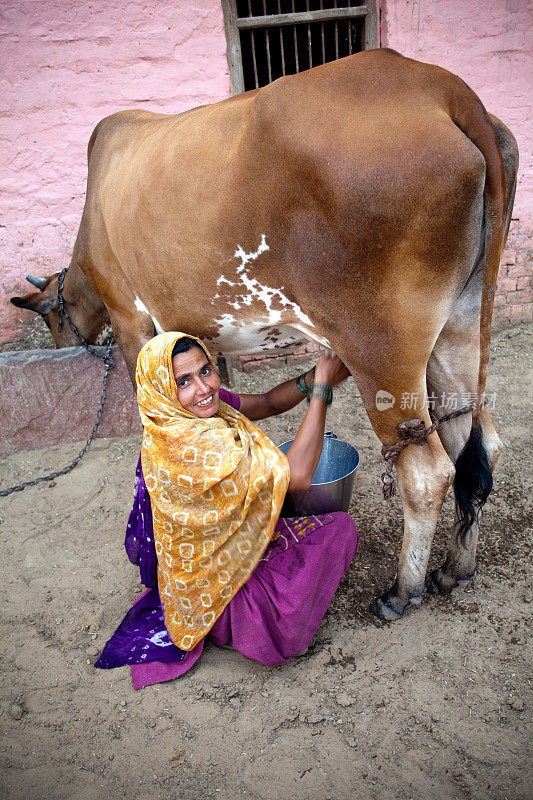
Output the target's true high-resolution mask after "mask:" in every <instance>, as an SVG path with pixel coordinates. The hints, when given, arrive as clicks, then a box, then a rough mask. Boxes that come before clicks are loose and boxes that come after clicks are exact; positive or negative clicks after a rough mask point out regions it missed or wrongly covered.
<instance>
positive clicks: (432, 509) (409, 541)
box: [372, 433, 454, 621]
mask: <svg viewBox="0 0 533 800" xmlns="http://www.w3.org/2000/svg"><path fill="white" fill-rule="evenodd" d="M396 471H397V475H398V484H399V492H400V496H401V498H402V503H403V512H404V536H403V543H402V550H401V553H400V560H399V564H398V574H397V577H396V581H395V583H394V585H393V586H392V587H391V588H390V589H388V590H387V591H386V592H384V594H382V595H381V597H379V598H378V599H377V600H375V602H374V604H373V606H372V610H373V611H374V613H375V614H376V615H377V616H378V617H380V619H385V620H390V621H392V620H395V619H398V618H399V617H400V616H401V615H402V614H403V611H404V609H405V607H406V605H407V604H408V603H409V602H411V603H414V604H418V603H420V600H421V597H422V594H423V592H424V589H425V577H426V570H427V564H428V559H429V553H430V549H431V544H432V541H433V535H434V532H435V527H436V524H437V518H438V515H439V513H440V510H441V507H442V503H443V501H444V497H445V495H446V492H447V490H448V487H449V486H450V483H451V481H452V478H453V474H454V469H453V465H452V463H451V461H450V459H449V458H448V456H447V455H446V452H445V450H444V448H443V446H442V444H441V442H440V439H439V437H438V435H437V434H436V433H433V434H431V435H430V436H429V437H428V439H427V442H426V443H425V444H424V445H422V446H415V445H410V446H409V447H407V448H406V449H405V450H404V451H403V453H401V455H400V456H399V457H398V460H397V462H396Z"/></svg>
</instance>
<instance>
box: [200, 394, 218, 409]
mask: <svg viewBox="0 0 533 800" xmlns="http://www.w3.org/2000/svg"><path fill="white" fill-rule="evenodd" d="M214 399H215V395H214V394H210V395H209V397H206V399H205V400H200V402H199V403H196V405H197V406H200V407H201V408H205V406H209V405H211V403H212V402H213V400H214Z"/></svg>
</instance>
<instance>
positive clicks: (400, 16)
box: [0, 0, 533, 349]
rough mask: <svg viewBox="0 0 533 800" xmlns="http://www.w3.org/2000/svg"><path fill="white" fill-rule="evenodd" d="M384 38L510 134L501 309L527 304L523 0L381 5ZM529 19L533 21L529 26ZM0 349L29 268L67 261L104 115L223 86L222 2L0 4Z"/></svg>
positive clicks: (166, 105)
mask: <svg viewBox="0 0 533 800" xmlns="http://www.w3.org/2000/svg"><path fill="white" fill-rule="evenodd" d="M381 6H382V44H383V45H388V46H390V47H394V48H395V49H397V50H399V51H400V52H403V53H404V54H405V55H409V56H413V57H415V58H420V59H421V60H424V61H430V62H434V63H438V64H440V65H442V66H444V67H447V68H448V69H450V70H451V71H452V72H455V73H457V74H459V75H461V77H463V78H464V79H465V80H466V81H467V82H468V83H469V84H470V85H471V86H472V87H473V88H474V89H475V91H477V93H478V94H479V95H480V97H481V99H482V100H483V102H484V103H485V104H486V105H487V107H488V108H489V109H490V111H492V112H493V113H495V114H497V115H498V116H500V117H501V118H502V119H503V121H504V122H506V123H507V124H508V125H509V126H510V127H511V128H512V130H513V132H514V133H515V135H516V136H517V139H518V141H519V145H520V148H521V156H522V162H521V174H520V183H519V188H518V193H517V201H516V206H515V218H516V219H515V221H514V222H513V227H512V232H511V237H510V244H509V247H508V249H507V253H506V255H505V258H504V263H503V266H502V270H501V274H500V292H499V294H498V296H497V299H496V303H497V315H498V319H499V321H501V322H508V321H514V320H519V319H521V318H525V317H527V316H528V314H530V312H531V308H532V304H531V288H530V282H531V271H530V266H528V258H529V259H530V260H529V265H530V263H531V249H530V248H531V231H532V229H533V188H532V185H531V175H532V170H531V152H532V138H533V131H532V130H531V127H529V128H528V119H530V117H531V115H530V109H529V108H528V101H529V97H530V93H529V86H530V85H531V77H532V70H531V61H529V60H528V53H530V52H531V50H532V41H531V32H530V33H529V34H528V22H529V18H528V11H527V1H526V0H485V1H484V2H481V1H480V0H381ZM531 28H532V26H531V25H529V29H530V31H531ZM0 48H1V52H2V64H1V75H0V97H1V99H0V114H1V117H2V131H1V134H0V159H1V163H2V174H1V176H0V181H1V183H0V191H1V193H2V212H1V214H2V218H1V219H0V259H1V260H0V263H1V265H2V279H1V281H0V297H1V300H0V347H2V348H3V349H6V348H8V347H10V345H11V343H18V342H20V341H21V340H23V339H24V336H25V334H26V332H27V330H28V326H29V321H30V319H33V317H31V316H30V314H29V312H22V311H21V310H19V309H16V308H14V307H13V306H12V305H11V304H10V303H9V302H8V298H9V296H11V295H12V294H14V293H19V292H20V293H23V292H25V291H26V287H27V284H26V283H25V281H24V274H25V273H26V272H33V273H34V274H36V275H46V274H48V273H50V272H52V271H55V270H57V269H59V268H61V267H63V266H65V265H67V264H68V263H69V260H70V255H71V251H72V246H73V244H74V239H75V236H76V232H77V228H78V224H79V220H80V216H81V211H82V207H83V198H84V189H85V179H86V157H85V150H86V145H87V141H88V139H89V136H90V134H91V131H92V129H93V128H94V126H95V124H96V123H97V122H98V120H100V119H101V118H102V117H104V116H106V114H109V113H111V112H113V111H117V110H120V109H125V108H148V109H152V110H154V111H163V112H178V111H183V110H184V109H186V108H190V107H192V106H195V105H199V104H201V103H209V102H214V101H216V100H220V99H222V98H224V97H227V96H228V95H229V94H230V82H229V75H228V65H227V61H226V41H225V35H224V25H223V17H222V8H221V3H220V0H174V1H173V2H168V0H93V2H91V0H3V2H2V4H1V6H0Z"/></svg>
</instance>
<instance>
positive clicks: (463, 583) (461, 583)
mask: <svg viewBox="0 0 533 800" xmlns="http://www.w3.org/2000/svg"><path fill="white" fill-rule="evenodd" d="M475 577H476V572H475V570H474V572H473V573H472V574H471V575H460V576H459V577H458V578H457V586H458V587H459V588H460V589H466V587H467V586H468V585H469V584H470V581H472V580H473V579H474V578H475Z"/></svg>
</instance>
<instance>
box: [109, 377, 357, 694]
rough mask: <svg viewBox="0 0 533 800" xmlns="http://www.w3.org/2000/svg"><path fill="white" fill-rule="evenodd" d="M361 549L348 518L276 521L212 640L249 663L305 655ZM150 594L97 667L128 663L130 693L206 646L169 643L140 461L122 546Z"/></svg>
mask: <svg viewBox="0 0 533 800" xmlns="http://www.w3.org/2000/svg"><path fill="white" fill-rule="evenodd" d="M221 399H222V400H224V401H225V402H227V403H229V404H230V405H232V406H233V407H234V408H237V409H238V407H239V405H240V398H239V397H238V395H234V394H232V393H231V392H226V391H225V390H222V389H221ZM357 544H358V536H357V530H356V528H355V524H354V522H353V520H352V518H351V517H350V516H349V514H344V513H340V512H339V513H334V514H325V515H322V516H317V517H305V518H303V519H280V520H278V524H277V525H276V529H275V532H274V536H273V539H272V541H271V542H270V544H269V546H268V547H267V549H266V551H265V553H264V555H263V557H262V558H261V560H260V561H259V564H258V565H257V567H256V569H255V570H254V572H253V573H252V575H251V576H250V578H249V579H248V581H247V582H246V583H245V584H244V586H242V587H241V589H240V590H239V591H238V592H237V594H236V595H235V596H234V597H233V598H232V600H231V601H230V602H229V603H228V605H227V606H226V608H225V609H224V611H223V612H222V614H221V616H220V617H219V618H218V619H217V621H216V622H215V624H214V625H213V627H212V629H211V631H210V633H209V636H210V638H211V639H212V641H213V642H215V644H218V645H225V644H228V643H229V642H231V644H232V646H233V647H234V649H235V650H238V651H239V652H240V653H242V655H244V656H246V658H250V659H254V660H256V661H259V662H261V663H262V664H266V665H275V664H282V663H284V662H286V661H289V659H290V658H292V656H294V655H295V654H296V653H299V652H301V651H302V650H305V648H306V647H307V646H308V645H309V643H310V641H311V639H312V638H313V636H314V634H315V632H316V630H317V628H318V626H319V624H320V621H321V620H322V617H323V616H324V614H325V613H326V610H327V608H328V606H329V604H330V602H331V599H332V597H333V595H334V593H335V591H336V589H337V587H338V585H339V583H340V581H341V579H342V577H343V575H344V573H345V572H346V570H347V568H348V565H349V564H350V561H351V560H352V558H353V556H354V554H355V550H356V548H357ZM125 547H126V552H127V554H128V557H129V559H130V561H132V563H134V564H138V565H139V569H140V573H141V580H142V582H143V583H144V585H145V586H147V587H148V590H147V591H146V592H145V593H144V594H143V595H141V597H139V598H138V600H137V601H136V602H135V604H134V605H133V606H132V608H131V609H130V610H129V611H128V613H127V614H126V616H125V617H124V619H123V621H122V622H121V624H120V625H119V627H118V628H117V630H116V632H115V633H114V634H113V636H112V637H111V639H110V640H109V641H108V642H107V644H106V645H105V647H104V650H103V651H102V654H101V656H100V658H99V659H98V660H97V661H96V663H95V667H99V668H102V669H111V668H113V667H119V666H124V665H130V667H131V674H132V682H133V688H134V689H140V688H142V687H143V686H149V685H152V684H154V683H161V682H162V681H166V680H172V679H173V678H177V677H179V676H180V675H183V674H184V673H185V672H187V671H188V670H189V669H190V668H191V667H192V666H193V664H194V663H195V662H196V661H197V660H198V658H199V657H200V655H201V653H202V650H203V646H204V640H202V641H201V642H199V643H198V644H197V646H196V647H195V648H194V649H193V650H191V651H188V652H185V651H183V650H179V649H178V648H177V647H176V646H175V645H174V644H173V642H172V641H171V639H170V636H169V634H168V632H167V629H166V627H165V622H164V613H163V608H162V605H161V601H160V598H159V592H158V588H157V556H156V552H155V546H154V540H153V529H152V510H151V505H150V495H149V493H148V490H147V489H146V485H145V483H144V479H143V475H142V467H141V462H140V458H139V463H138V465H137V472H136V477H135V498H134V505H133V509H132V512H131V514H130V517H129V520H128V527H127V531H126V541H125Z"/></svg>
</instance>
